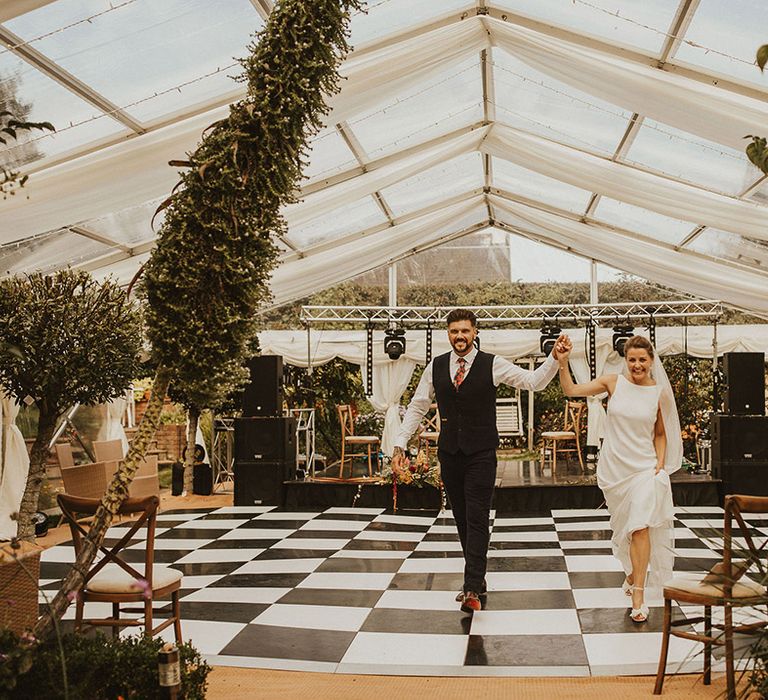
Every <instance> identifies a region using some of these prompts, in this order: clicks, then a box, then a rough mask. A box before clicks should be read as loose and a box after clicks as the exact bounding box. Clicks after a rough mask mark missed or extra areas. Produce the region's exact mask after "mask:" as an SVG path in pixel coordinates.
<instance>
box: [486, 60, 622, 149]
mask: <svg viewBox="0 0 768 700" xmlns="http://www.w3.org/2000/svg"><path fill="white" fill-rule="evenodd" d="M493 67H494V80H495V87H496V107H497V109H498V111H497V115H496V118H497V119H498V120H499V121H501V122H504V123H505V124H509V125H510V126H514V127H517V128H520V129H523V130H525V131H529V132H531V133H534V134H538V135H539V136H544V137H546V138H549V139H552V140H554V141H559V142H561V143H566V144H569V145H572V146H575V147H577V148H582V149H587V150H590V151H598V152H601V153H604V154H613V152H614V151H615V150H616V146H617V144H618V143H619V139H621V137H622V134H623V133H624V132H625V131H626V128H627V124H628V122H629V118H630V117H631V116H632V114H631V113H630V112H627V111H626V110H622V109H620V108H618V107H616V106H614V105H612V104H609V103H608V102H603V101H602V100H600V99H598V98H596V97H593V96H592V95H587V94H586V93H584V92H581V91H579V90H575V89H573V88H572V87H570V86H568V85H566V84H565V83H561V82H559V81H557V80H554V79H552V78H550V77H549V76H547V75H544V74H543V73H539V72H538V71H536V70H534V69H533V68H530V67H528V66H527V65H526V64H524V63H523V62H522V61H519V60H517V59H516V58H514V57H513V56H510V55H509V54H508V53H506V52H505V51H502V50H500V49H494V51H493Z"/></svg>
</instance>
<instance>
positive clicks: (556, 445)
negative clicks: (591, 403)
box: [541, 399, 587, 474]
mask: <svg viewBox="0 0 768 700" xmlns="http://www.w3.org/2000/svg"><path fill="white" fill-rule="evenodd" d="M586 407H587V404H586V403H585V402H584V401H569V400H568V399H566V401H565V410H564V412H563V429H562V430H550V431H547V432H544V433H542V434H541V437H542V438H543V440H544V444H543V446H542V448H541V465H542V466H543V467H545V466H546V464H547V447H548V446H549V448H550V456H551V460H552V473H553V474H554V472H555V470H556V469H557V452H558V450H559V451H560V452H563V453H565V455H566V457H565V459H566V464H567V462H568V453H569V452H576V453H577V454H578V456H579V466H581V471H584V458H583V456H582V454H581V442H580V440H579V434H580V432H581V418H582V416H583V415H584V410H585V409H586ZM563 442H566V443H567V442H572V443H575V445H574V446H573V447H560V443H563Z"/></svg>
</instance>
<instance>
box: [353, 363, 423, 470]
mask: <svg viewBox="0 0 768 700" xmlns="http://www.w3.org/2000/svg"><path fill="white" fill-rule="evenodd" d="M414 369H416V363H415V362H414V361H413V360H409V359H407V358H405V357H400V358H399V359H398V360H387V361H386V362H379V363H377V364H374V366H373V396H369V397H368V400H369V401H370V402H371V405H372V406H373V407H374V408H375V409H376V411H377V412H379V413H384V432H383V433H382V435H381V451H382V452H383V453H384V454H385V455H387V456H388V457H391V456H392V449H393V448H394V443H395V438H396V437H397V434H398V432H399V431H400V425H401V423H402V421H401V420H400V399H401V398H402V396H403V392H404V391H405V390H406V388H407V387H408V382H410V381H411V375H412V374H413V370H414ZM360 371H361V372H362V373H363V382H366V381H367V371H366V368H365V365H364V364H363V365H361V366H360Z"/></svg>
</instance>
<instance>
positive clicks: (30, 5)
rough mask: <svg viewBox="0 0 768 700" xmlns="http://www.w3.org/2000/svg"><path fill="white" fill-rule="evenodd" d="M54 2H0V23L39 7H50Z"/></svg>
mask: <svg viewBox="0 0 768 700" xmlns="http://www.w3.org/2000/svg"><path fill="white" fill-rule="evenodd" d="M55 1H56V0H3V1H2V2H0V22H8V21H9V20H12V19H15V18H16V17H20V16H21V15H25V14H27V12H32V11H34V10H39V9H40V8H41V7H45V6H46V5H50V4H51V3H52V2H55Z"/></svg>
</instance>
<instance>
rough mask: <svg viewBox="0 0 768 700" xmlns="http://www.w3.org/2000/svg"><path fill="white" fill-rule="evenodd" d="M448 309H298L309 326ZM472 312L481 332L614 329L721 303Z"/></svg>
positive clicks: (431, 318) (406, 322) (437, 316)
mask: <svg viewBox="0 0 768 700" xmlns="http://www.w3.org/2000/svg"><path fill="white" fill-rule="evenodd" d="M453 308H454V307H452V306H451V307H449V306H302V307H301V315H300V318H301V321H302V322H303V323H304V324H305V325H306V326H307V327H309V326H311V325H313V324H323V325H324V324H334V323H340V324H341V323H343V324H355V323H361V324H366V325H368V324H370V325H374V326H377V325H381V326H386V325H389V324H393V323H394V324H397V325H398V326H400V327H410V328H427V327H433V326H436V325H439V324H440V323H445V319H446V317H447V316H448V313H449V312H450V311H451V310H452V309H453ZM466 308H468V309H471V310H472V311H474V313H475V315H476V316H477V320H478V322H479V323H480V324H481V325H482V326H483V328H489V327H492V326H506V325H507V324H517V323H545V322H548V321H555V320H557V321H558V322H559V324H560V325H562V326H565V325H568V324H570V325H573V326H577V325H582V324H585V323H588V322H592V323H594V324H596V325H600V323H601V321H602V322H607V323H608V324H610V325H613V324H614V323H615V322H616V320H617V319H620V320H622V321H624V320H627V321H633V320H637V321H641V320H642V321H644V320H647V319H648V317H649V316H652V317H653V318H654V319H656V320H658V319H660V318H694V317H705V318H707V317H708V318H712V319H715V320H716V319H718V318H719V317H720V316H721V315H722V313H723V304H722V302H720V301H713V300H707V301H694V300H685V301H644V302H629V303H620V304H540V305H519V306H467V307H466Z"/></svg>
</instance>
